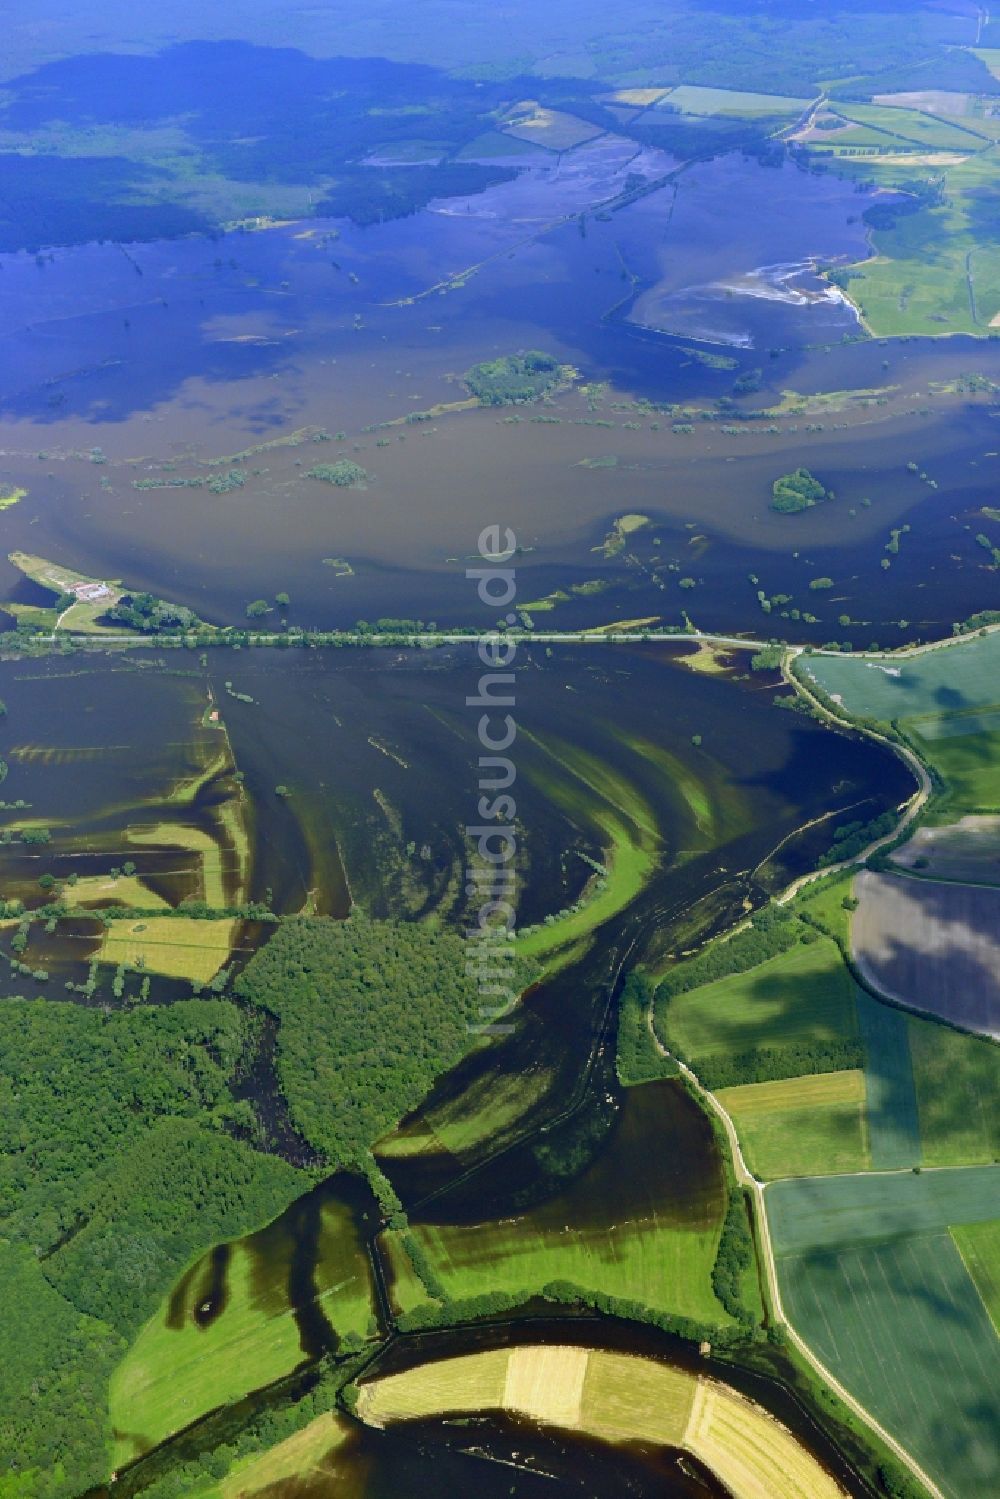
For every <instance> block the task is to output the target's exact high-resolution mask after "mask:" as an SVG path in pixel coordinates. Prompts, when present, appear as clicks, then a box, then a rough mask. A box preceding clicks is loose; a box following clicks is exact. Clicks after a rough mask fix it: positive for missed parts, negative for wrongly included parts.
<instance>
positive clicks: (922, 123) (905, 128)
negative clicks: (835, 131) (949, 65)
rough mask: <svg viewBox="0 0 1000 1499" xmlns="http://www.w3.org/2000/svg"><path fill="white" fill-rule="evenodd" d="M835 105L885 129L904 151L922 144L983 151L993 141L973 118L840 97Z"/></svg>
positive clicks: (861, 122) (847, 114) (841, 112)
mask: <svg viewBox="0 0 1000 1499" xmlns="http://www.w3.org/2000/svg"><path fill="white" fill-rule="evenodd" d="M833 108H834V111H835V112H836V113H837V114H839V115H843V117H844V119H845V120H855V121H857V123H858V124H859V125H866V126H869V127H870V128H872V129H874V130H880V131H883V132H884V133H885V134H886V135H888V136H889V137H890V139H892V141H893V144H894V145H895V147H896V149H897V150H901V151H905V150H907V149H912V148H913V147H914V146H918V147H923V148H924V149H925V150H931V151H965V152H969V151H981V150H982V149H983V147H984V146H986V145H988V144H989V142H988V140H986V139H985V138H984V137H983V136H982V135H980V134H979V132H978V129H977V128H976V127H975V125H974V123H972V122H970V124H969V126H968V127H966V126H964V125H960V124H958V123H957V122H956V121H954V120H943V119H940V118H938V117H937V116H935V115H932V114H926V113H924V111H923V110H918V109H905V108H899V107H897V106H894V105H891V104H853V103H851V104H842V103H840V102H839V101H838V102H835V103H834V105H833Z"/></svg>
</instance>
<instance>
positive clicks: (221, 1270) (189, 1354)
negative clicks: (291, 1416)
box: [110, 1195, 375, 1466]
mask: <svg viewBox="0 0 1000 1499" xmlns="http://www.w3.org/2000/svg"><path fill="white" fill-rule="evenodd" d="M299 1206H301V1204H298V1205H296V1206H295V1207H293V1208H291V1209H289V1211H288V1213H286V1214H284V1215H282V1217H281V1218H279V1219H277V1220H276V1221H275V1222H274V1223H273V1224H271V1225H269V1227H268V1228H265V1229H262V1230H260V1231H259V1232H258V1233H255V1234H251V1235H248V1236H247V1238H245V1239H242V1240H238V1241H237V1242H236V1243H235V1244H232V1245H223V1246H220V1247H218V1248H216V1249H215V1250H213V1251H211V1252H210V1253H209V1254H207V1255H205V1256H203V1257H202V1258H201V1259H200V1260H198V1261H196V1262H195V1264H194V1265H192V1266H191V1267H190V1268H189V1269H188V1270H187V1271H186V1272H185V1274H184V1275H183V1276H182V1277H181V1279H180V1280H179V1282H178V1283H177V1285H176V1286H175V1288H174V1290H173V1291H172V1292H171V1294H170V1295H169V1296H168V1297H167V1298H166V1299H165V1301H164V1303H163V1305H162V1306H161V1308H160V1309H159V1311H157V1312H156V1314H155V1315H154V1316H153V1317H152V1318H151V1319H150V1321H149V1322H147V1324H146V1325H145V1327H144V1328H143V1329H142V1331H141V1332H140V1333H139V1336H138V1337H137V1339H136V1340H135V1342H134V1343H133V1345H132V1347H131V1348H130V1349H129V1351H128V1353H127V1354H126V1356H125V1358H124V1360H123V1361H122V1363H121V1364H120V1365H119V1366H118V1368H117V1369H116V1370H115V1373H114V1375H113V1377H112V1381H111V1395H110V1405H111V1416H112V1424H113V1426H114V1428H115V1431H116V1434H117V1435H116V1452H115V1463H116V1466H118V1465H120V1464H121V1463H122V1462H125V1461H129V1460H130V1459H132V1458H134V1457H136V1456H138V1455H139V1454H140V1453H141V1452H143V1451H145V1450H147V1449H148V1448H149V1447H150V1446H154V1445H156V1443H158V1442H160V1441H162V1440H163V1439H164V1438H165V1437H167V1436H169V1435H171V1433H173V1432H175V1431H177V1430H179V1429H180V1428H181V1427H183V1426H186V1425H188V1424H189V1423H190V1422H191V1421H193V1420H195V1419H196V1418H197V1417H198V1416H201V1415H204V1414H205V1413H206V1412H207V1411H210V1410H214V1409H215V1408H216V1407H217V1406H219V1405H224V1404H226V1403H227V1402H230V1401H233V1400H236V1399H239V1398H240V1396H242V1395H245V1394H247V1393H248V1392H249V1391H250V1390H253V1389H258V1388H260V1387H261V1386H262V1385H264V1384H268V1383H270V1382H271V1381H272V1380H275V1379H278V1378H280V1377H281V1376H282V1375H284V1374H287V1373H289V1372H290V1371H291V1370H292V1369H294V1368H295V1367H296V1365H297V1364H298V1363H299V1362H300V1361H301V1360H302V1358H303V1357H304V1356H306V1355H307V1354H308V1353H310V1352H312V1353H313V1354H314V1355H315V1353H316V1352H317V1351H319V1350H318V1348H316V1347H313V1346H312V1344H313V1343H314V1342H315V1341H316V1340H317V1339H318V1340H320V1342H322V1340H323V1339H324V1337H329V1338H330V1340H331V1343H332V1344H334V1345H335V1343H336V1339H337V1338H343V1337H346V1336H351V1337H354V1338H356V1339H358V1340H359V1341H361V1340H363V1339H364V1338H365V1337H367V1336H369V1335H370V1334H371V1332H372V1331H373V1328H374V1325H375V1324H374V1301H373V1291H372V1286H371V1275H370V1266H369V1261H368V1257H367V1255H366V1253H365V1250H364V1246H363V1244H362V1241H361V1237H360V1233H359V1229H358V1225H357V1222H356V1219H355V1216H354V1214H353V1213H352V1211H351V1208H350V1206H349V1205H348V1204H347V1203H345V1202H343V1201H340V1200H338V1199H337V1197H336V1196H332V1195H331V1196H328V1197H327V1200H325V1201H321V1202H319V1203H318V1212H317V1221H316V1224H315V1233H316V1244H315V1258H314V1261H313V1263H312V1266H311V1267H310V1268H309V1271H308V1273H307V1274H306V1276H305V1277H304V1278H303V1276H302V1269H301V1268H299V1267H297V1266H296V1264H295V1256H296V1239H297V1235H299V1234H300V1233H301V1231H302V1224H301V1223H300V1222H299V1215H298V1214H297V1208H298V1207H299ZM297 1278H298V1279H299V1280H300V1281H301V1284H299V1285H296V1279H297Z"/></svg>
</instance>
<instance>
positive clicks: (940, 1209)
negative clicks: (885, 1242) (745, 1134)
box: [764, 1165, 1000, 1256]
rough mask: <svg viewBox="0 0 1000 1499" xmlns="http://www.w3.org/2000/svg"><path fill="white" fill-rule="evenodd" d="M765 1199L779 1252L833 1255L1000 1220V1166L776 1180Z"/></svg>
mask: <svg viewBox="0 0 1000 1499" xmlns="http://www.w3.org/2000/svg"><path fill="white" fill-rule="evenodd" d="M764 1195H765V1200H766V1202H767V1217H768V1222H769V1224H770V1226H771V1236H772V1238H773V1240H774V1249H775V1253H776V1254H778V1255H779V1256H781V1255H786V1254H806V1253H811V1252H813V1251H819V1250H823V1249H827V1250H831V1251H833V1250H836V1249H839V1248H842V1247H845V1246H850V1245H852V1244H859V1243H863V1242H865V1241H866V1240H869V1239H870V1240H873V1241H876V1240H880V1239H889V1238H894V1237H898V1236H900V1235H905V1234H908V1233H916V1234H927V1233H936V1232H940V1231H941V1230H943V1229H945V1228H947V1227H948V1226H949V1225H950V1224H954V1223H988V1222H990V1221H991V1219H994V1218H1000V1166H997V1165H991V1166H968V1167H960V1168H958V1169H956V1170H951V1171H920V1172H915V1171H898V1172H893V1173H892V1174H891V1175H886V1174H883V1173H867V1174H859V1175H853V1176H833V1177H821V1178H812V1179H811V1180H809V1181H802V1180H796V1181H787V1182H775V1183H773V1185H771V1186H769V1187H767V1188H766V1190H765V1194H764Z"/></svg>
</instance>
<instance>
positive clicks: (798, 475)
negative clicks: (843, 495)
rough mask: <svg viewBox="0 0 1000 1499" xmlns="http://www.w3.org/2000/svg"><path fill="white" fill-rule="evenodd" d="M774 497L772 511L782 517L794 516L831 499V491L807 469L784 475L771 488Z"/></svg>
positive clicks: (798, 469) (799, 469)
mask: <svg viewBox="0 0 1000 1499" xmlns="http://www.w3.org/2000/svg"><path fill="white" fill-rule="evenodd" d="M771 492H772V494H773V495H774V498H773V500H772V501H771V509H772V510H778V511H780V513H781V514H782V515H794V514H795V512H796V511H798V510H809V509H811V508H812V506H813V505H818V504H819V502H820V500H827V499H831V498H832V496H831V494H830V491H829V490H828V489H826V488H825V486H824V485H822V484H821V483H820V482H819V480H818V479H817V478H816V476H815V474H811V473H810V472H809V470H808V469H807V468H797V469H795V471H794V472H793V473H791V474H782V475H781V478H780V479H775V481H774V483H773V485H772V486H771Z"/></svg>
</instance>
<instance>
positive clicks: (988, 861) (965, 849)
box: [892, 746, 1000, 885]
mask: <svg viewBox="0 0 1000 1499" xmlns="http://www.w3.org/2000/svg"><path fill="white" fill-rule="evenodd" d="M998 751H1000V746H998ZM892 862H893V863H894V864H897V865H899V867H900V868H901V869H908V870H909V871H910V872H911V873H913V874H920V875H922V876H924V877H925V878H927V879H938V880H958V881H960V882H963V883H967V884H970V885H1000V817H975V816H967V817H962V818H960V819H959V821H958V822H955V823H950V824H944V825H942V826H941V827H921V828H918V829H917V831H916V832H915V833H914V834H913V837H912V838H910V839H909V840H908V842H906V843H904V844H903V846H902V848H897V849H896V850H895V852H894V853H893V855H892Z"/></svg>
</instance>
